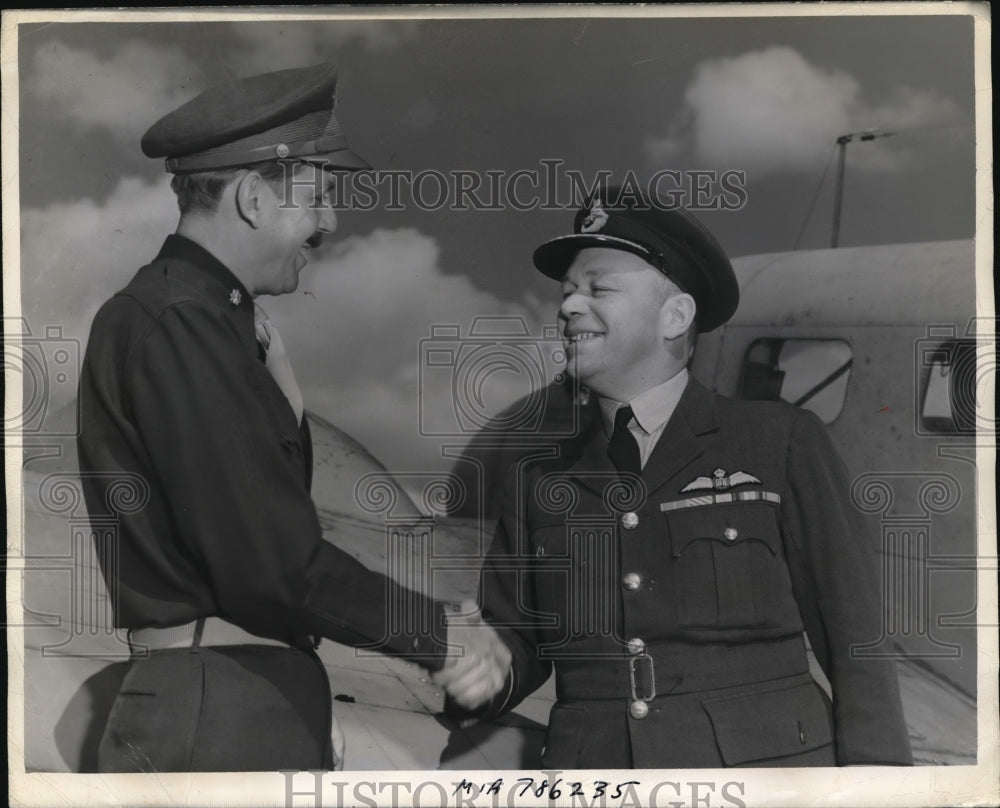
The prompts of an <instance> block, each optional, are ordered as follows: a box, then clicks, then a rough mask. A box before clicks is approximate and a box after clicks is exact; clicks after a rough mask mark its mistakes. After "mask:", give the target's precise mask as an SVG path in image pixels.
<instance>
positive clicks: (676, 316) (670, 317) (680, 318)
mask: <svg viewBox="0 0 1000 808" xmlns="http://www.w3.org/2000/svg"><path fill="white" fill-rule="evenodd" d="M696 313H697V306H696V305H695V302H694V298H693V297H691V295H689V294H687V293H685V292H681V293H680V294H677V295H672V296H670V297H668V298H667V299H666V300H665V301H664V302H663V307H662V308H661V309H660V328H661V329H662V331H663V338H664V339H669V340H674V339H677V338H678V337H682V336H684V334H686V333H687V331H688V329H689V328H690V327H691V324H692V323H693V322H694V317H695V314H696Z"/></svg>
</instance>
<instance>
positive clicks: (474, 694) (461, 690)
mask: <svg viewBox="0 0 1000 808" xmlns="http://www.w3.org/2000/svg"><path fill="white" fill-rule="evenodd" d="M510 660H511V656H510V650H509V649H508V648H507V646H506V645H505V644H504V642H503V640H501V639H500V636H499V635H498V634H497V632H496V630H495V629H494V628H493V627H492V626H491V625H489V624H488V623H486V622H485V621H484V620H483V617H482V614H481V613H480V611H479V607H478V606H477V605H476V604H475V603H474V602H473V601H471V600H466V601H463V602H462V607H461V613H460V614H458V615H456V616H454V617H450V618H449V619H448V658H447V660H446V662H445V665H444V667H443V668H442V669H441V670H440V671H437V672H436V673H435V674H434V675H433V680H434V682H435V683H436V684H438V685H440V686H442V687H444V688H445V689H446V690H447V691H448V695H450V696H451V697H452V698H453V699H454V700H455V701H456V702H458V704H459V705H461V706H462V707H464V708H466V709H467V710H472V709H475V708H476V707H479V706H480V705H482V704H485V703H486V702H488V701H489V700H490V699H492V698H493V696H495V695H496V694H497V693H498V692H499V691H500V689H501V688H502V687H503V685H504V682H505V681H506V679H507V672H508V671H509V670H510Z"/></svg>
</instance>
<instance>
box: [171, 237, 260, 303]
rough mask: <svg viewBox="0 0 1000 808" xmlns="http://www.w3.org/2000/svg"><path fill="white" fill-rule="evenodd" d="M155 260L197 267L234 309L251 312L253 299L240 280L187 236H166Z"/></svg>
mask: <svg viewBox="0 0 1000 808" xmlns="http://www.w3.org/2000/svg"><path fill="white" fill-rule="evenodd" d="M156 260H157V261H161V260H167V261H170V260H174V261H183V262H185V263H187V264H192V265H193V266H196V267H198V268H199V269H201V270H203V271H204V272H207V273H208V274H209V275H210V276H211V277H212V278H213V279H214V280H216V281H218V283H219V284H220V286H221V287H222V289H223V290H224V292H223V294H224V295H225V296H227V298H228V300H229V303H230V305H231V306H232V307H233V308H234V309H239V310H241V311H242V310H244V309H245V310H247V311H253V298H252V297H251V296H250V293H249V292H248V291H247V289H246V287H245V286H244V285H243V283H242V282H241V281H240V279H239V278H237V277H236V276H235V275H234V274H233V272H232V270H231V269H229V267H227V266H226V265H225V264H223V263H222V262H221V261H220V260H219V259H218V258H216V257H215V256H214V255H212V253H210V252H209V251H208V250H206V249H205V248H204V247H202V246H201V245H200V244H198V243H197V242H196V241H192V240H191V239H189V238H188V237H187V236H182V235H179V234H178V233H171V234H170V235H169V236H167V238H166V241H164V242H163V246H162V247H161V248H160V253H159V255H157V256H156Z"/></svg>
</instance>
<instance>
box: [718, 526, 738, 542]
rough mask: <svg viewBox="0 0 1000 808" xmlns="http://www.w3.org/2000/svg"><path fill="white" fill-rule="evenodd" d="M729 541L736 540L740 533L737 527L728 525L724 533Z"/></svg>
mask: <svg viewBox="0 0 1000 808" xmlns="http://www.w3.org/2000/svg"><path fill="white" fill-rule="evenodd" d="M722 535H723V536H725V537H726V539H728V540H729V541H736V538H737V536H739V535H740V533H739V531H738V530H737V529H736V528H735V527H727V528H726V529H725V531H723V533H722Z"/></svg>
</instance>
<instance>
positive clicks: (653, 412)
mask: <svg viewBox="0 0 1000 808" xmlns="http://www.w3.org/2000/svg"><path fill="white" fill-rule="evenodd" d="M687 381H688V371H687V368H682V369H681V371H680V373H677V374H676V375H674V376H672V377H671V378H669V379H667V381H665V382H663V384H658V385H657V386H656V387H653V388H652V389H650V390H647V391H646V392H645V393H642V394H641V395H638V396H636V397H635V398H633V399H632V400H631V401H616V400H615V399H613V398H600V399H599V400H598V403H599V405H600V407H601V419H602V420H603V421H604V431H605V433H606V434H608V435H611V433H612V432H613V431H614V428H615V413H616V412H617V411H618V408H619V407H624V406H625V405H626V404H628V405H630V406H631V407H632V414H633V415H634V416H635V420H636V423H638V424H639V427H640V428H641V429H642V431H643V432H645V433H646V434H647V435H652V434H653V433H654V432H656V431H657V430H658V429H660V428H662V427H663V426H664V424H666V423H667V421H669V420H670V416H671V415H673V414H674V410H675V409H676V408H677V402H678V401H680V399H681V394H682V393H683V392H684V388H685V387H686V386H687Z"/></svg>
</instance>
